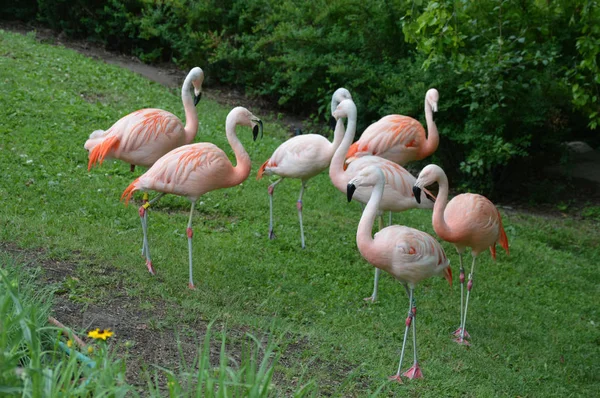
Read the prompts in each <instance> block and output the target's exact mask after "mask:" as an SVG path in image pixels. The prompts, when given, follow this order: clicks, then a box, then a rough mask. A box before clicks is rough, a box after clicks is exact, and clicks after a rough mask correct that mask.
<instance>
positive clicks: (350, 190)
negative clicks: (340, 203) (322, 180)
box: [346, 183, 356, 202]
mask: <svg viewBox="0 0 600 398" xmlns="http://www.w3.org/2000/svg"><path fill="white" fill-rule="evenodd" d="M354 191H356V185H354V184H352V183H350V184H348V186H347V187H346V196H347V197H348V202H351V201H352V195H354Z"/></svg>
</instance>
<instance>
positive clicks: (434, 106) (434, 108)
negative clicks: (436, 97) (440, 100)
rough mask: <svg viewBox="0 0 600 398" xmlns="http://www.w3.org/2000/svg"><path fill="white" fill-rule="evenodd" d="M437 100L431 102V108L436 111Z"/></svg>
mask: <svg viewBox="0 0 600 398" xmlns="http://www.w3.org/2000/svg"><path fill="white" fill-rule="evenodd" d="M437 109H438V108H437V102H434V103H433V104H431V110H432V111H434V112H437Z"/></svg>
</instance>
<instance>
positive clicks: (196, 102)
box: [194, 93, 202, 106]
mask: <svg viewBox="0 0 600 398" xmlns="http://www.w3.org/2000/svg"><path fill="white" fill-rule="evenodd" d="M201 99H202V93H200V94H198V95H196V96H194V106H196V105H198V102H200V100H201Z"/></svg>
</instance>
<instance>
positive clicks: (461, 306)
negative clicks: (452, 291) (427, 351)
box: [453, 252, 471, 338]
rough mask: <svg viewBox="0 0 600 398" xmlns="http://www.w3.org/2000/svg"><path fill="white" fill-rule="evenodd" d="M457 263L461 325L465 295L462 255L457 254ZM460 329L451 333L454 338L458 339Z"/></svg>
mask: <svg viewBox="0 0 600 398" xmlns="http://www.w3.org/2000/svg"><path fill="white" fill-rule="evenodd" d="M458 261H459V262H460V324H461V325H462V320H463V316H464V310H463V308H464V302H465V295H464V291H465V268H464V267H463V261H462V253H461V252H459V253H458ZM462 330H463V329H462V327H461V326H459V327H458V329H456V330H455V331H454V333H453V335H454V336H455V337H459V336H460V334H461V333H462ZM464 336H465V337H466V338H469V337H471V336H470V335H469V333H466V332H465V334H464Z"/></svg>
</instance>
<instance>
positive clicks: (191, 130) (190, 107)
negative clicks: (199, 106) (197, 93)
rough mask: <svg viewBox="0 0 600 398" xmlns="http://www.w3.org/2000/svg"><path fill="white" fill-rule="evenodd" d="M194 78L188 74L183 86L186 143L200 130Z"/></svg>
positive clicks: (189, 142) (182, 97) (182, 99)
mask: <svg viewBox="0 0 600 398" xmlns="http://www.w3.org/2000/svg"><path fill="white" fill-rule="evenodd" d="M192 90H193V88H192V79H191V77H190V76H189V75H188V77H186V78H185V81H184V82H183V86H182V87H181V101H182V102H183V109H184V110H185V127H184V130H185V143H186V144H191V143H192V142H193V141H194V138H195V137H196V133H197V132H198V114H197V113H196V106H195V105H194V95H193V94H192V92H193V91H192Z"/></svg>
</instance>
